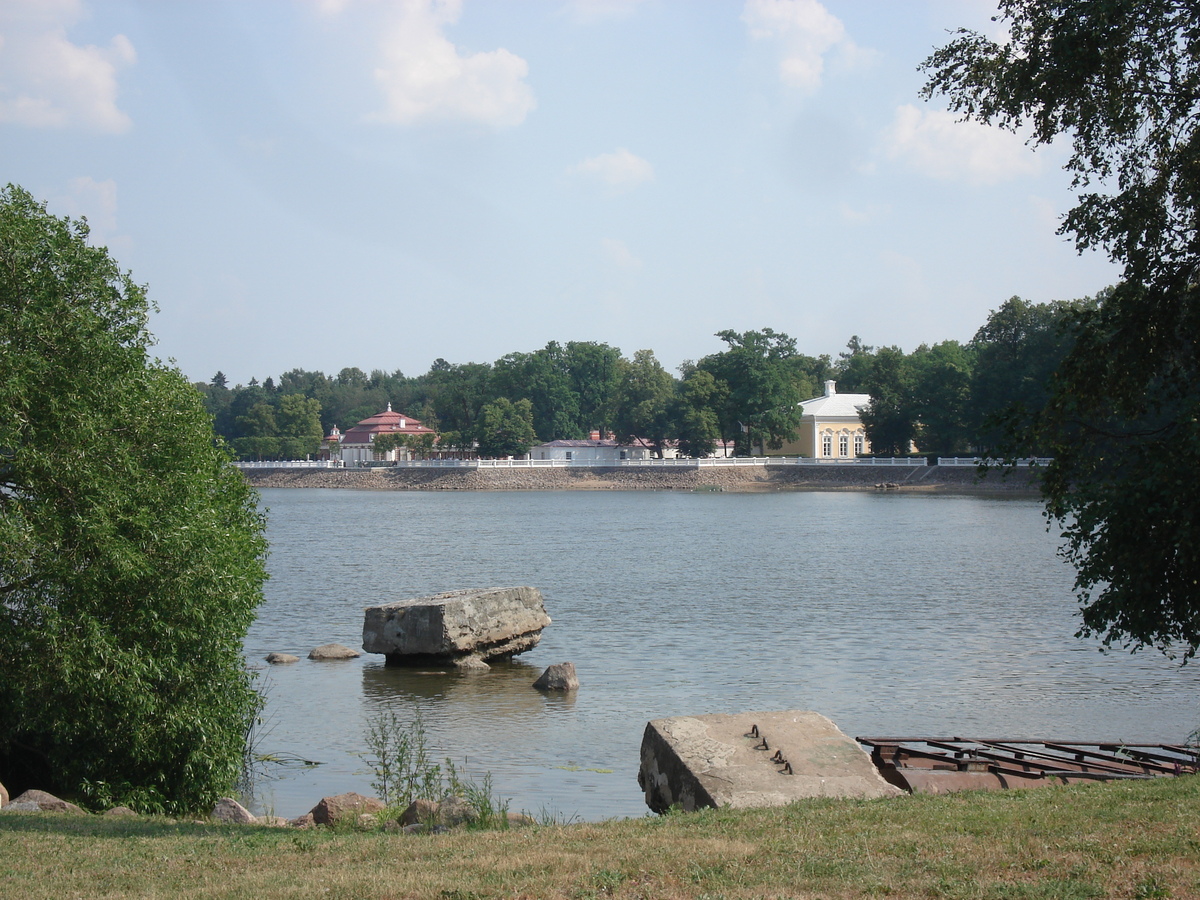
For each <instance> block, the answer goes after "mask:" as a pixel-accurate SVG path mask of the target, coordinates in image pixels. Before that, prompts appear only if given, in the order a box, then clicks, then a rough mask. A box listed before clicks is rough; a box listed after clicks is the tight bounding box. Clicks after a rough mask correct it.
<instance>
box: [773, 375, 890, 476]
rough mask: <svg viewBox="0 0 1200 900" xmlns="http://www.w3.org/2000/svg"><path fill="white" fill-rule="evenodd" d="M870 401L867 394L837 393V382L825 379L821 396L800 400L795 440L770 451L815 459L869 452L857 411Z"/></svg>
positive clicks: (868, 444)
mask: <svg viewBox="0 0 1200 900" xmlns="http://www.w3.org/2000/svg"><path fill="white" fill-rule="evenodd" d="M870 402H871V395H870V394H839V393H838V392H837V382H834V381H826V382H825V393H824V394H823V395H822V396H820V397H814V398H813V399H811V400H805V401H804V402H803V403H801V404H800V410H801V416H800V428H799V430H798V432H797V436H796V440H794V441H790V442H788V443H785V444H784V445H783V447H781V448H780V449H779V450H772V451H771V454H772V455H773V456H808V457H812V458H816V459H853V458H854V457H856V456H865V455H867V454H869V453H870V452H871V442H870V441H868V440H867V432H866V429H865V428H863V423H862V416H861V415H860V413H861V410H862V409H863V408H864V407H866V406H867V404H869V403H870Z"/></svg>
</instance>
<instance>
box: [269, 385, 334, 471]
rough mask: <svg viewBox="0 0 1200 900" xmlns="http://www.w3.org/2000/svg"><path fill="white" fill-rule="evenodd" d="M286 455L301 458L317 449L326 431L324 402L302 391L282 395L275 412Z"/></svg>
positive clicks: (290, 457)
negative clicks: (302, 393)
mask: <svg viewBox="0 0 1200 900" xmlns="http://www.w3.org/2000/svg"><path fill="white" fill-rule="evenodd" d="M275 421H276V423H277V425H278V427H279V437H280V441H281V444H282V448H283V449H284V457H285V458H286V459H300V458H301V457H306V456H309V455H311V454H313V453H316V452H317V448H319V447H320V446H321V441H322V440H323V439H324V437H325V433H324V431H323V430H322V428H321V402H320V401H319V400H315V399H312V398H310V397H303V396H301V395H300V394H284V395H283V396H282V397H280V398H279V412H277V413H276V414H275Z"/></svg>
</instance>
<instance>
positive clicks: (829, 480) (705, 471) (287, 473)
mask: <svg viewBox="0 0 1200 900" xmlns="http://www.w3.org/2000/svg"><path fill="white" fill-rule="evenodd" d="M243 473H244V474H245V476H246V478H247V480H248V481H249V482H250V483H251V484H253V485H255V486H256V487H270V488H333V489H338V488H340V489H345V490H358V491H364V490H367V491H714V492H715V491H730V492H741V493H749V492H761V491H841V490H852V491H870V490H897V491H904V492H921V493H971V494H1005V495H1011V494H1027V495H1035V494H1036V493H1037V480H1036V470H1030V469H1018V470H1015V471H1012V472H1009V473H1008V474H1007V476H1003V475H1002V474H1001V473H999V472H995V473H990V474H988V475H987V477H985V478H982V479H981V478H980V477H979V475H978V473H977V472H976V471H975V469H974V468H972V467H969V466H953V467H943V466H913V467H904V466H895V467H893V466H786V465H779V466H728V467H726V466H704V467H696V468H692V467H682V466H681V467H678V468H674V467H667V466H622V467H612V468H600V467H596V468H590V467H589V468H584V467H578V468H573V467H561V468H537V469H532V468H511V469H508V468H487V469H448V468H447V469H438V468H429V469H421V468H375V469H268V468H262V469H245V470H243Z"/></svg>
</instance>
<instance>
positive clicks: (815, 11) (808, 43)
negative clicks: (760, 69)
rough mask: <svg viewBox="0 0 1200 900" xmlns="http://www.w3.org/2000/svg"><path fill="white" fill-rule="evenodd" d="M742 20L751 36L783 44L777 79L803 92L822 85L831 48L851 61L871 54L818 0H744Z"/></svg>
mask: <svg viewBox="0 0 1200 900" xmlns="http://www.w3.org/2000/svg"><path fill="white" fill-rule="evenodd" d="M742 21H743V22H745V23H746V25H747V26H748V28H749V29H750V36H751V37H753V38H755V39H757V40H776V41H779V42H780V43H781V44H782V45H783V59H782V60H780V62H779V78H780V80H782V81H783V83H784V84H786V85H788V86H789V87H794V88H797V89H799V90H801V91H804V92H806V93H811V92H812V91H815V90H816V89H817V88H819V87H820V86H821V76H822V75H823V74H824V71H825V56H826V54H827V53H829V52H830V51H832V50H834V49H836V50H838V51H839V52H840V53H841V55H842V56H843V57H844V58H845V59H847V60H848V61H849V62H850V63H851V64H854V62H855V61H856V60H860V59H862V58H864V57H866V56H869V55H871V54H869V52H868V51H863V50H861V49H860V48H859V47H857V46H856V45H855V44H854V42H853V41H851V40H850V38H849V37H847V35H846V27H845V26H844V25H843V24H842V21H841V20H840V19H839V18H837V17H836V16H834V15H833V14H832V13H830V12H829V10H827V9H826V8H825V7H824V6H822V5H821V4H820V3H818V2H817V0H746V6H745V9H744V10H743V12H742Z"/></svg>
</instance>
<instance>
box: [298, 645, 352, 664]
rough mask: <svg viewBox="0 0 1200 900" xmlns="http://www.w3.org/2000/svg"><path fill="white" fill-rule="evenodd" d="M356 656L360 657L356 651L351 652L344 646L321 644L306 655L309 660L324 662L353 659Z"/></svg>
mask: <svg viewBox="0 0 1200 900" xmlns="http://www.w3.org/2000/svg"><path fill="white" fill-rule="evenodd" d="M356 656H362V654H361V653H359V652H358V651H357V650H351V649H350V648H349V647H347V646H345V645H344V644H322V645H321V646H320V647H314V648H313V649H312V650H310V651H309V653H308V658H309V659H316V660H326V659H354V658H355V657H356Z"/></svg>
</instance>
